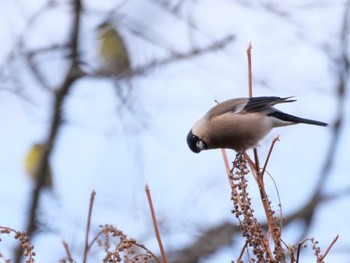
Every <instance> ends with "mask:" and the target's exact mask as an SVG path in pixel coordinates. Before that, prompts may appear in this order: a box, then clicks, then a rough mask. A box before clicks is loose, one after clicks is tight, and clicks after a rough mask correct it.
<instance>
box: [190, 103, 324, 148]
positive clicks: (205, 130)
mask: <svg viewBox="0 0 350 263" xmlns="http://www.w3.org/2000/svg"><path fill="white" fill-rule="evenodd" d="M291 98H292V97H286V98H280V97H253V98H237V99H231V100H227V101H224V102H222V103H219V104H218V105H216V106H215V107H213V108H212V109H210V110H209V111H208V112H207V114H205V116H204V117H203V118H201V119H200V120H198V121H197V122H196V123H195V124H194V126H193V127H192V129H191V130H190V132H189V133H188V135H187V144H188V146H189V148H190V149H191V150H192V151H193V152H195V153H199V152H201V151H202V150H209V149H217V148H228V149H233V150H235V151H236V152H239V153H242V152H244V151H246V150H247V149H249V148H252V147H255V146H257V144H258V143H259V141H260V140H262V139H263V138H264V137H265V136H266V135H267V134H268V133H269V132H270V131H271V130H272V129H273V128H276V127H282V126H288V125H293V124H298V123H305V124H312V125H318V126H327V125H328V124H327V123H324V122H320V121H314V120H309V119H304V118H299V117H296V116H293V115H289V114H287V113H284V112H282V111H279V110H277V109H276V108H274V107H273V106H274V105H276V104H280V103H287V102H294V101H296V100H294V99H291Z"/></svg>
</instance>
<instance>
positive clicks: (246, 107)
mask: <svg viewBox="0 0 350 263" xmlns="http://www.w3.org/2000/svg"><path fill="white" fill-rule="evenodd" d="M290 98H292V97H286V98H280V97H253V98H237V99H231V100H227V101H224V102H222V103H220V104H218V105H216V106H215V107H213V108H212V109H211V110H210V111H209V112H208V113H207V114H206V116H205V118H207V119H211V118H213V117H215V116H219V115H222V114H225V113H227V112H232V113H236V114H239V113H243V114H244V113H248V112H258V111H265V110H268V109H270V108H271V107H272V106H273V105H276V104H279V103H286V102H293V101H296V100H291V99H290Z"/></svg>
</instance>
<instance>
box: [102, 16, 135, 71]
mask: <svg viewBox="0 0 350 263" xmlns="http://www.w3.org/2000/svg"><path fill="white" fill-rule="evenodd" d="M97 34H98V40H99V42H100V43H99V59H100V62H101V63H100V64H101V65H100V69H99V73H101V74H103V75H111V76H116V77H125V76H128V75H130V74H131V72H132V70H131V64H130V56H129V53H128V50H127V48H126V45H125V42H124V40H123V38H122V36H121V34H120V33H119V32H118V30H117V28H116V27H115V26H114V25H113V24H112V23H111V22H108V21H105V22H103V23H101V24H100V25H99V26H98V27H97Z"/></svg>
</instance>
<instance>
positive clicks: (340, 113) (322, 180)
mask: <svg viewBox="0 0 350 263" xmlns="http://www.w3.org/2000/svg"><path fill="white" fill-rule="evenodd" d="M349 23H350V1H349V0H348V1H347V3H346V6H345V10H344V16H343V23H342V28H341V36H340V46H341V49H340V50H339V52H338V53H339V56H338V59H336V60H335V61H334V65H336V66H335V68H336V70H337V71H336V73H335V75H336V79H337V83H336V86H335V90H336V95H337V96H336V97H337V109H336V117H335V121H334V123H333V125H332V134H331V140H330V144H329V147H328V150H327V151H326V153H327V155H326V159H325V161H324V162H323V167H322V169H321V174H320V177H319V179H318V182H317V184H316V187H315V190H314V194H313V196H312V197H311V200H320V199H322V194H321V192H322V190H323V187H324V186H325V185H326V182H327V179H328V177H329V176H330V171H331V169H332V166H333V163H334V157H335V156H336V152H337V150H338V146H339V138H340V132H341V129H342V125H343V121H344V116H345V100H346V96H345V93H346V88H347V85H348V80H349V77H350V72H349V69H350V63H349V48H348V46H349V33H350V32H349ZM315 209H316V206H315V207H313V209H312V210H311V211H310V212H309V220H308V221H305V223H306V224H305V229H304V233H303V235H302V236H301V239H302V238H304V237H305V236H306V235H307V232H308V230H309V228H310V226H311V223H312V219H313V215H314V214H315V213H314V210H315Z"/></svg>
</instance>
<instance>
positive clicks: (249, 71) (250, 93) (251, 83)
mask: <svg viewBox="0 0 350 263" xmlns="http://www.w3.org/2000/svg"><path fill="white" fill-rule="evenodd" d="M252 48H253V47H252V42H249V45H248V48H247V56H248V85H249V86H248V87H249V98H251V97H253V80H252V79H253V78H252Z"/></svg>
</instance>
